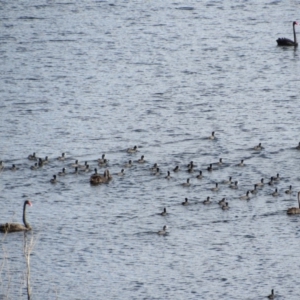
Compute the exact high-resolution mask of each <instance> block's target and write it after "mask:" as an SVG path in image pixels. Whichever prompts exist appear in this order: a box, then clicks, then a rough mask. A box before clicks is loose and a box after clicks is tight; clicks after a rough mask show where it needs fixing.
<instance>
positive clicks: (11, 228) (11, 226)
mask: <svg viewBox="0 0 300 300" xmlns="http://www.w3.org/2000/svg"><path fill="white" fill-rule="evenodd" d="M208 138H209V139H210V140H214V139H215V138H216V137H215V132H212V134H211V135H210V136H209V137H208ZM263 149H264V147H263V146H262V144H261V143H259V144H258V145H256V146H254V147H253V148H252V150H255V151H261V150H263ZM295 149H297V150H300V142H299V144H298V145H297V146H296V147H295ZM126 152H127V153H129V154H134V153H137V152H138V147H137V146H134V147H133V148H128V149H127V150H126ZM65 159H66V155H65V153H62V155H61V156H59V157H57V158H56V160H58V161H65ZM28 160H30V161H37V162H36V163H35V164H34V165H33V166H31V167H30V169H31V170H37V169H38V168H41V167H42V166H44V165H46V164H48V163H49V159H48V156H46V157H45V159H42V158H39V157H37V156H36V153H33V154H30V155H29V156H28ZM136 162H137V163H139V164H143V163H145V162H146V160H145V158H144V155H142V156H141V158H140V159H138V160H137V161H136ZM97 163H98V166H99V167H107V165H108V160H107V159H106V158H105V154H103V155H102V157H101V158H99V159H98V160H97ZM214 165H218V166H222V165H223V160H222V158H220V159H219V161H218V162H217V163H214V164H209V166H208V167H207V171H208V172H213V171H214V170H216V168H215V167H214ZM131 166H133V162H132V160H129V161H128V162H127V163H126V164H125V165H124V167H125V168H130V167H131ZM236 166H238V167H244V166H245V163H244V160H241V161H240V163H238V164H236ZM72 167H73V168H74V171H73V172H72V174H79V172H84V173H87V172H89V171H90V168H89V165H88V163H87V161H86V162H85V163H84V164H83V165H81V164H79V162H78V160H76V161H75V163H74V164H72ZM195 167H196V166H195V165H194V162H193V161H191V162H190V163H189V164H188V165H187V172H188V173H193V172H194V169H195ZM4 169H5V168H4V165H3V162H2V161H0V171H1V170H4ZM18 169H19V168H18V167H17V166H15V165H14V164H13V165H12V167H11V168H9V170H12V171H16V170H18ZM151 171H152V174H153V175H160V174H161V172H160V169H159V167H158V164H157V163H155V164H154V165H153V166H152V168H151ZM172 171H173V172H174V173H176V172H179V171H180V168H179V166H176V167H175V168H173V170H172ZM66 174H67V172H66V169H65V168H63V169H62V171H61V172H58V176H65V175H66ZM116 175H117V176H123V175H125V172H124V169H122V170H121V172H119V173H117V174H116ZM112 178H113V177H112V175H111V174H110V172H109V170H108V169H105V171H104V173H103V175H102V174H99V173H98V172H97V168H95V169H94V173H93V174H92V175H91V176H90V184H92V185H99V184H104V183H108V182H109V181H111V180H112ZM165 178H166V179H171V178H172V176H171V172H170V171H167V175H166V176H165ZM196 178H197V179H202V178H203V173H202V171H201V170H200V171H199V174H198V175H197V176H196ZM279 181H280V176H279V174H277V175H276V176H274V177H271V178H270V181H269V182H268V183H267V184H268V185H269V186H273V185H274V184H276V183H278V182H279ZM57 182H58V181H57V177H56V175H53V178H52V179H51V180H50V183H52V184H55V183H57ZM221 183H222V184H226V185H228V186H229V188H231V189H238V181H232V177H229V178H228V180H224V181H223V182H221ZM264 185H266V184H265V183H264V178H262V179H261V180H260V182H258V183H255V184H254V189H253V190H248V191H247V192H246V194H245V195H242V196H240V197H239V199H241V200H250V199H251V198H250V196H251V194H253V195H255V194H257V193H258V191H259V189H261V188H262V187H263V186H264ZM182 186H184V187H189V186H191V183H190V179H189V178H188V179H187V181H186V182H184V183H182ZM218 190H219V183H215V186H214V187H212V188H211V191H213V192H217V191H218ZM285 193H286V194H292V186H291V185H290V186H289V188H288V189H287V190H285ZM271 195H272V196H274V197H277V196H279V192H278V189H277V188H276V189H275V191H274V192H273V193H272V194H271ZM202 203H203V204H204V205H209V204H211V203H212V201H211V198H210V197H207V199H206V200H204V201H203V202H202ZM181 204H182V205H183V206H187V205H189V204H190V202H189V200H188V198H185V201H184V202H182V203H181ZM218 204H219V206H220V208H221V209H222V210H228V209H229V204H228V202H227V201H226V198H223V199H222V200H220V201H219V202H218ZM27 205H29V206H32V203H31V201H30V200H26V201H25V202H24V205H23V223H24V225H22V224H18V223H5V224H0V232H5V233H9V232H15V231H24V230H31V227H30V225H29V223H28V222H27V221H26V206H27ZM287 214H288V215H293V214H300V192H298V207H291V208H289V209H288V210H287ZM160 215H162V216H166V215H167V210H166V208H164V210H163V211H162V212H161V213H160ZM167 229H168V227H167V225H165V226H164V227H163V229H162V230H159V231H158V232H157V234H158V235H167V234H168V231H167Z"/></svg>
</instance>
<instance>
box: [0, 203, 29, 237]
mask: <svg viewBox="0 0 300 300" xmlns="http://www.w3.org/2000/svg"><path fill="white" fill-rule="evenodd" d="M26 205H29V206H32V203H31V202H30V201H29V200H26V201H25V202H24V206H23V223H24V225H22V224H18V223H6V224H0V232H5V233H9V232H15V231H25V230H31V227H30V225H29V223H27V221H26Z"/></svg>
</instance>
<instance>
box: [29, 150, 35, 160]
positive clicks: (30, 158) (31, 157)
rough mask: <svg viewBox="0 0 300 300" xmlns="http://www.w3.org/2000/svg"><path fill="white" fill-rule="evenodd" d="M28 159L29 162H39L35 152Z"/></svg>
mask: <svg viewBox="0 0 300 300" xmlns="http://www.w3.org/2000/svg"><path fill="white" fill-rule="evenodd" d="M28 159H29V160H37V157H36V156H35V152H33V154H29V155H28Z"/></svg>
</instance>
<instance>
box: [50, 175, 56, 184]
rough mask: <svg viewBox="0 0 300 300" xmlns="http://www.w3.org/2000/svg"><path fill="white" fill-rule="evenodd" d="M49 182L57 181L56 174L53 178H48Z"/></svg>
mask: <svg viewBox="0 0 300 300" xmlns="http://www.w3.org/2000/svg"><path fill="white" fill-rule="evenodd" d="M50 182H51V183H56V182H57V180H56V175H53V178H52V179H50Z"/></svg>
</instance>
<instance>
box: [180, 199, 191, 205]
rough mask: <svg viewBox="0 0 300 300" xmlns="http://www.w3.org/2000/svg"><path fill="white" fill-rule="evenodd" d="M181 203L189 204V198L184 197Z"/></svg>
mask: <svg viewBox="0 0 300 300" xmlns="http://www.w3.org/2000/svg"><path fill="white" fill-rule="evenodd" d="M181 205H184V206H186V205H189V200H188V198H185V199H184V202H182V203H181Z"/></svg>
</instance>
